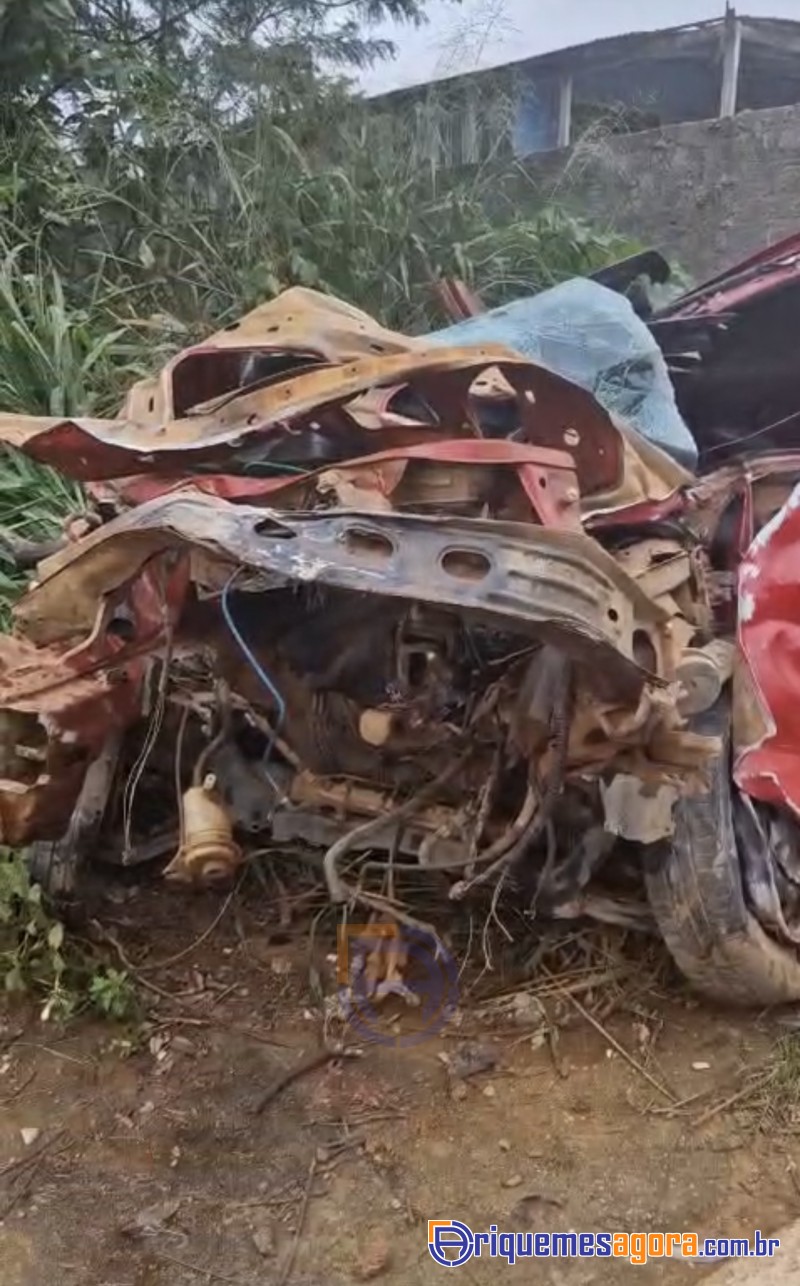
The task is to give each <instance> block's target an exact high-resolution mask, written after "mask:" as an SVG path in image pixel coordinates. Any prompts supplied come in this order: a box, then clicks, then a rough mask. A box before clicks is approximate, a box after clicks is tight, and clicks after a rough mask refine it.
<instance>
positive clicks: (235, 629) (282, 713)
mask: <svg viewBox="0 0 800 1286" xmlns="http://www.w3.org/2000/svg"><path fill="white" fill-rule="evenodd" d="M240 571H241V568H240V567H237V569H236V571H235V572H234V573H233V575H232V576H230V577H229V579H228V581H227V583H226V585H225V588H224V589H223V591H222V599H221V603H222V615H223V616H224V618H225V624H226V625H227V627H228V629H229V630H230V632H231V634H232V635H233V637H234V638H235V639H236V642H237V643H238V644H239V647H240V648H241V651H242V653H243V655H244V657H245V659H246V660H247V661H248V662H249V664H250V665H251V666H252V668H253V669H254V670H255V672H256V674H257V675H258V677H259V679H260V680H261V682H262V683H263V684H264V687H265V688H266V689H267V691H268V692H269V693H270V694H271V696H272V697H273V699H274V701H275V704H276V705H277V707H278V722H277V724H276V726H275V731H274V732H273V733H272V735H271V737H270V740H269V742H268V743H267V748H266V750H265V751H264V763H268V761H269V757H270V755H271V754H272V748H273V746H274V744H275V737H276V736H277V734H278V732H279V731H280V729H281V727H282V726H283V721H284V719H285V718H286V702H285V701H284V699H283V697H282V696H281V694H280V692H279V691H278V689H277V688H276V687H275V684H274V683H273V682H272V679H271V678H270V677H269V675H268V674H267V672H266V670H265V669H264V667H263V665H262V664H261V662H260V661H259V659H258V657H257V656H256V655H255V653H254V652H253V650H252V648H251V647H250V645H249V643H248V642H247V640H246V639H245V637H244V635H243V634H242V632H241V630H240V629H239V626H238V625H237V624H236V622H235V620H234V619H233V613H232V612H231V606H230V602H229V598H230V592H231V590H232V588H233V584H234V581H235V580H236V578H237V577H238V575H239V573H240Z"/></svg>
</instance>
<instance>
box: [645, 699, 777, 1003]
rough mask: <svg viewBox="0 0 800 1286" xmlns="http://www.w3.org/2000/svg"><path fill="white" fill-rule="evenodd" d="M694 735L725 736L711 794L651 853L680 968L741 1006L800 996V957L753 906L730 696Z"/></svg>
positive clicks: (695, 726)
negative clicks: (740, 832) (737, 818)
mask: <svg viewBox="0 0 800 1286" xmlns="http://www.w3.org/2000/svg"><path fill="white" fill-rule="evenodd" d="M690 726H691V729H692V731H694V732H699V733H704V734H706V735H713V736H718V737H720V739H721V743H722V750H721V752H720V754H718V755H717V756H715V758H714V759H713V760H712V761H711V763H710V765H709V777H710V790H709V791H708V792H707V793H704V794H701V795H696V796H685V797H682V798H680V799H679V800H678V802H677V804H676V806H675V814H674V819H675V832H674V835H673V836H672V837H671V839H670V840H666V841H663V842H661V843H659V844H654V845H651V846H649V848H648V849H647V851H646V854H645V881H646V887H647V894H648V898H649V901H650V905H651V908H652V911H653V915H654V917H655V920H656V923H657V925H658V928H659V930H660V932H661V935H662V937H663V938H664V941H665V943H666V945H667V947H668V949H669V951H670V953H671V955H672V957H673V959H674V960H675V962H676V964H677V965H678V968H679V969H680V970H681V972H682V973H683V974H684V975H685V977H686V978H687V979H688V980H689V982H690V983H691V984H692V986H693V987H694V988H696V990H697V991H699V992H702V993H703V994H704V995H706V996H709V997H711V998H713V999H715V1000H719V1001H723V1002H726V1003H729V1004H738V1005H759V1006H764V1005H776V1004H785V1003H788V1002H791V1001H796V1000H798V999H800V954H798V952H797V951H796V950H793V949H792V947H791V946H790V945H789V944H788V943H786V944H784V943H781V942H778V941H776V940H775V939H773V938H771V937H770V936H769V934H767V933H766V931H765V930H764V928H763V927H762V925H761V924H760V923H759V921H758V920H757V919H756V917H755V915H754V914H753V912H752V911H751V909H750V908H749V906H748V904H747V901H746V896H745V886H744V882H743V879H742V854H741V852H740V847H739V845H740V840H739V838H738V837H737V834H736V829H735V826H734V807H733V803H734V791H735V789H736V788H735V786H734V784H733V781H732V778H731V764H730V755H731V751H730V745H731V739H730V728H731V704H730V695H729V693H728V692H725V693H724V694H723V696H721V697H720V699H719V700H718V701H717V702H716V703H715V704H714V706H712V707H711V709H710V710H706V711H704V712H703V713H702V714H698V715H696V716H694V718H693V719H692V720H691V724H690Z"/></svg>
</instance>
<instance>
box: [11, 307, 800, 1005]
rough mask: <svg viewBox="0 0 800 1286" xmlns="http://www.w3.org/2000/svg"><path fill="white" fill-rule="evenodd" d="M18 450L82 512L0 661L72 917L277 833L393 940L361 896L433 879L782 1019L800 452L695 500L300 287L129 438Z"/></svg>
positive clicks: (198, 355) (47, 432)
mask: <svg viewBox="0 0 800 1286" xmlns="http://www.w3.org/2000/svg"><path fill="white" fill-rule="evenodd" d="M670 316H671V318H672V321H673V322H674V325H673V326H672V329H671V330H669V332H667V330H666V329H663V330H662V332H661V335H662V336H665V335H666V334H667V333H669V335H670V337H671V341H670V342H672V340H674V339H675V337H676V336H679V335H680V334H681V331H680V329H679V327H677V323H678V321H679V320H680V310H679V309H678V310H675V309H673V311H672V313H671V315H670ZM663 320H664V326H665V327H666V325H667V322H668V320H669V318H668V317H666V316H665V318H664V319H663ZM660 324H661V323H660V321H659V319H658V318H656V319H653V332H654V334H657V335H658V333H659V326H660ZM659 342H662V339H661V338H660V339H659ZM663 342H664V344H665V345H666V340H664V341H663ZM673 347H674V345H673ZM678 347H680V345H678ZM675 351H677V349H676V350H675ZM787 396H788V394H787ZM679 400H680V391H679ZM498 406H501V407H502V408H503V411H504V415H505V417H506V419H507V421H508V422H509V423H510V424H511V426H512V431H511V433H510V434H508V435H507V436H505V437H503V438H497V437H489V436H486V435H485V434H484V432H483V429H482V425H483V424H484V423H485V422H486V418H487V412H488V410H489V409H490V408H495V409H496V408H497V407H498ZM698 414H700V412H698ZM687 418H688V419H689V423H690V427H691V428H692V429H693V430H694V431H695V432H697V434H698V440H700V439H701V433H700V432H698V431H697V428H696V424H695V422H694V421H693V420H692V417H691V415H689V416H687ZM0 440H2V441H3V442H5V443H6V444H7V445H8V446H10V447H14V448H16V449H18V450H21V451H24V452H25V453H26V454H28V455H29V456H31V457H32V458H33V459H36V460H38V461H40V462H43V463H46V464H49V465H52V466H53V467H55V468H57V469H59V470H61V471H62V472H63V473H65V474H67V475H68V476H70V477H72V478H76V479H78V480H80V481H82V482H83V483H84V484H85V485H86V489H87V494H88V496H89V497H90V499H91V502H92V509H93V513H92V518H91V526H92V528H93V529H92V530H89V531H88V532H83V533H82V534H79V535H78V536H77V538H76V539H72V540H70V541H68V542H67V543H66V544H65V546H64V548H62V549H60V550H58V551H57V552H55V553H53V554H51V555H50V556H49V557H47V558H45V559H44V560H43V561H42V562H41V563H40V564H39V566H38V568H37V570H36V580H35V583H34V584H33V585H32V586H31V588H30V589H29V591H28V592H27V594H26V595H25V596H24V597H23V598H22V599H21V601H20V602H19V603H18V605H17V608H16V612H15V629H14V632H13V634H12V635H11V636H8V637H4V638H0V731H1V734H2V735H0V757H2V767H1V768H0V826H1V827H2V841H3V842H4V843H5V844H9V845H27V846H29V849H30V853H31V862H32V865H33V868H34V871H35V872H36V874H37V876H38V878H40V879H41V881H42V882H43V883H44V884H45V885H46V886H47V887H48V888H49V890H50V891H51V892H52V893H54V894H60V895H62V896H63V895H65V894H68V893H70V892H72V891H74V889H75V883H76V879H77V877H78V874H79V871H80V867H81V864H82V863H83V862H85V861H87V860H89V859H90V858H91V859H92V860H106V861H116V862H118V863H121V864H123V865H130V864H133V863H138V862H142V861H149V860H154V859H156V858H159V857H161V858H167V859H168V861H167V865H166V874H167V876H168V877H169V878H172V879H176V880H182V881H185V882H190V883H192V882H195V883H213V882H214V881H217V880H222V879H226V878H229V877H230V875H231V874H232V872H233V871H235V869H236V868H237V866H238V865H239V863H240V862H242V861H243V860H244V859H245V857H246V853H247V850H248V847H249V846H251V845H252V844H253V843H255V844H257V843H259V842H260V841H259V837H263V836H268V837H269V838H270V842H271V843H273V844H275V845H281V844H285V845H289V844H294V843H298V842H303V843H305V844H309V845H312V846H314V847H315V848H317V849H318V850H320V851H324V858H323V859H322V861H323V869H324V874H325V879H326V882H327V887H328V890H329V893H330V897H331V899H332V901H333V902H334V903H340V904H343V903H355V904H359V903H360V904H362V905H364V906H366V907H367V908H368V909H369V910H370V911H373V912H375V911H379V912H380V913H381V914H382V915H384V916H387V917H389V918H392V916H395V915H397V916H402V910H401V908H400V904H399V903H398V902H397V901H393V898H392V896H387V895H386V894H385V893H382V892H381V891H380V889H381V886H380V885H378V886H377V887H376V886H374V885H373V884H370V880H369V874H370V872H373V873H374V872H376V871H380V872H382V873H385V868H386V867H387V866H390V867H391V869H392V872H393V873H395V874H398V875H400V874H402V872H403V871H408V870H413V871H415V872H417V873H419V872H420V871H424V872H426V873H427V874H428V875H429V878H430V879H431V881H433V882H435V884H436V886H437V887H438V888H440V889H442V890H444V891H445V892H446V894H447V896H448V897H449V898H450V899H452V900H453V901H454V902H459V903H464V902H466V901H468V900H469V899H472V898H481V897H486V896H487V895H490V896H491V897H492V899H493V905H494V903H495V902H496V901H497V900H499V899H500V898H501V897H502V898H509V899H512V900H513V901H514V902H515V905H516V906H517V907H520V906H521V907H522V908H523V909H524V911H525V913H526V914H527V916H528V917H529V919H530V920H531V922H533V921H535V920H537V919H542V918H545V917H549V918H552V917H568V918H580V917H594V918H597V919H600V920H606V921H610V922H612V923H621V924H626V925H633V926H641V927H642V928H644V929H650V930H651V931H652V930H657V931H659V932H660V933H661V934H662V935H663V937H664V939H665V941H666V942H667V944H668V946H669V948H670V950H671V951H672V953H673V955H674V957H675V959H676V961H677V962H678V964H679V966H680V967H681V969H682V970H683V971H684V972H685V973H686V974H687V976H688V977H689V978H690V979H691V980H692V981H693V982H694V983H695V985H697V986H698V987H699V988H701V989H702V990H704V991H706V992H707V993H709V994H712V995H717V996H720V997H723V998H725V999H727V1000H730V999H734V1000H740V1001H742V1002H756V1003H772V1002H775V1001H781V1000H788V999H794V998H796V997H797V996H800V957H798V952H797V941H798V935H800V922H799V921H798V918H797V914H796V911H797V908H796V902H797V892H798V889H799V888H800V863H798V858H797V843H796V838H795V837H796V822H795V817H796V811H797V808H798V804H799V803H800V779H797V780H796V777H797V774H796V772H795V770H794V769H793V764H794V762H795V759H794V755H793V753H792V747H793V745H796V744H797V742H796V740H793V728H792V719H791V708H790V707H791V695H792V692H793V691H794V690H795V689H794V688H793V687H792V683H793V660H794V651H793V646H792V640H793V630H794V626H793V624H792V621H793V619H794V618H793V613H792V604H791V601H790V600H791V596H792V594H793V593H794V592H795V591H794V589H793V585H792V580H791V566H790V564H791V560H792V548H793V542H794V540H795V537H796V535H797V533H796V532H795V527H796V525H797V523H798V522H800V518H798V517H797V511H796V510H795V508H793V505H792V500H791V497H792V494H793V491H794V487H795V484H796V483H797V481H798V480H799V479H800V453H797V454H795V453H793V452H792V451H791V450H788V451H785V452H784V453H783V454H759V455H758V456H757V457H755V458H750V459H735V460H734V459H733V458H731V457H729V458H728V459H727V461H726V463H724V465H723V466H722V467H721V468H719V469H716V470H715V469H711V470H709V471H707V472H704V473H703V474H702V475H701V476H695V475H693V474H692V473H689V472H688V471H686V470H685V469H684V468H683V467H681V466H680V465H679V464H677V463H676V462H675V461H674V460H672V459H671V458H670V457H669V456H668V455H666V454H665V453H664V452H663V451H661V450H659V449H658V448H657V447H655V446H653V445H652V443H650V442H647V441H645V440H644V439H643V438H642V437H640V436H639V435H638V434H637V433H635V432H634V431H632V430H631V429H630V428H629V427H628V426H627V425H626V424H624V423H622V422H620V421H619V420H617V419H615V418H613V417H612V416H611V415H609V413H608V412H607V411H606V410H605V409H603V407H602V406H601V405H600V403H599V402H598V401H597V400H596V398H595V397H594V396H593V395H592V394H591V393H590V392H588V391H586V390H585V389H583V388H579V387H577V386H576V385H575V384H573V383H571V382H570V381H569V380H566V379H564V378H563V377H561V376H559V375H557V374H555V373H554V372H553V371H551V370H548V369H547V368H546V367H544V366H542V365H540V364H537V363H535V362H533V361H529V360H526V359H524V358H522V357H520V356H519V355H518V354H517V353H515V352H514V351H511V350H509V349H505V348H502V347H499V346H488V345H487V346H469V347H446V346H444V347H443V346H432V345H431V344H429V343H427V342H426V340H425V339H419V338H410V337H407V336H403V335H398V334H395V333H393V332H390V331H386V330H385V329H383V328H382V327H380V326H379V325H378V324H377V323H375V322H374V321H373V320H372V319H370V318H369V317H367V316H365V315H364V314H362V313H360V312H358V311H357V310H356V309H353V308H350V307H349V306H348V305H345V304H342V303H340V302H339V301H335V300H329V299H326V298H324V297H322V296H319V295H316V294H315V293H314V292H310V291H305V290H299V289H298V290H292V291H289V292H287V293H286V294H285V295H283V296H281V297H280V298H279V299H277V300H275V301H274V302H273V303H271V304H267V305H264V306H263V307H261V308H259V309H256V310H255V311H254V312H253V313H251V314H248V315H247V316H246V317H244V318H242V319H241V321H240V322H239V323H238V324H236V325H235V326H231V327H228V328H227V329H226V330H225V331H223V332H221V333H220V334H218V335H216V336H213V337H211V338H210V339H209V340H207V341H206V342H204V343H203V344H201V345H198V346H196V347H194V348H191V349H189V350H187V351H186V352H184V353H181V354H179V355H178V356H177V357H176V358H174V359H173V360H172V361H171V362H170V363H169V364H168V365H167V367H166V368H165V369H164V370H163V371H162V373H161V374H160V376H158V377H157V378H155V379H153V380H151V381H146V382H144V383H142V384H139V385H137V386H135V387H134V388H133V389H132V390H131V393H130V396H129V398H128V401H127V404H126V406H125V407H124V409H123V411H122V413H121V415H120V417H119V418H118V419H117V420H113V421H105V422H98V421H63V420H62V421H35V420H25V419H21V418H19V417H14V418H12V417H7V416H6V417H0ZM702 449H703V448H702V442H701V451H702ZM776 711H777V712H778V717H776ZM731 769H732V771H731ZM165 780H166V781H168V782H169V783H170V786H171V789H170V790H169V791H168V792H166V793H165V791H164V782H165ZM262 847H263V843H262Z"/></svg>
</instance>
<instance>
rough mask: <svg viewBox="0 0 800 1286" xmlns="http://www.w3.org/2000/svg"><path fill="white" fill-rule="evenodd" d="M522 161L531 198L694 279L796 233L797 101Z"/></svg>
mask: <svg viewBox="0 0 800 1286" xmlns="http://www.w3.org/2000/svg"><path fill="white" fill-rule="evenodd" d="M526 169H527V170H528V173H529V174H530V177H531V178H532V179H533V180H534V184H535V186H536V188H537V189H538V191H539V194H540V198H541V195H542V194H545V195H550V194H552V195H553V196H554V197H556V198H557V199H558V200H559V201H560V202H561V203H563V204H564V205H566V206H567V207H570V208H574V209H575V210H576V211H578V212H581V213H583V214H584V215H586V217H588V218H589V219H590V220H591V221H592V222H593V223H594V224H595V225H596V226H597V227H599V228H613V229H615V230H617V231H619V232H623V233H626V234H629V235H631V236H634V237H636V238H637V239H638V240H640V241H642V242H644V243H646V244H648V245H653V246H656V247H657V248H659V249H662V250H664V251H665V253H667V254H668V255H669V256H671V257H673V258H675V259H677V260H678V261H679V262H680V264H681V265H682V267H684V268H685V269H686V270H687V271H688V272H689V273H690V274H691V276H692V277H694V278H695V280H698V281H699V280H702V279H703V278H706V277H709V276H713V275H714V274H715V273H717V272H718V271H719V270H720V269H721V268H724V267H726V266H727V265H729V264H731V263H734V262H736V261H737V260H739V259H743V258H745V257H746V256H747V255H748V254H750V253H752V252H753V251H755V250H758V249H760V248H761V247H762V246H763V245H766V244H769V243H772V242H775V241H779V240H780V239H781V238H782V237H785V236H788V235H789V234H790V233H793V232H796V231H800V106H794V107H778V108H770V109H769V110H766V111H758V112H742V113H741V114H740V115H738V116H734V117H732V118H729V119H727V120H709V121H692V122H688V123H686V124H681V125H669V126H664V127H662V128H661V129H657V130H648V131H645V132H643V133H640V134H628V135H620V134H617V135H611V134H606V135H605V136H603V135H602V133H600V134H598V135H595V136H587V137H586V138H584V139H582V140H581V141H579V142H578V143H577V144H576V145H575V146H574V147H572V148H571V149H569V150H568V151H565V152H552V153H549V154H548V155H547V156H546V157H537V158H536V159H535V160H531V161H530V162H528V163H527V164H526ZM525 186H526V185H522V186H521V188H520V192H521V199H523V200H524V195H522V194H523V193H524V190H525Z"/></svg>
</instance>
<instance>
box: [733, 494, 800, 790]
mask: <svg viewBox="0 0 800 1286" xmlns="http://www.w3.org/2000/svg"><path fill="white" fill-rule="evenodd" d="M739 646H740V648H741V651H742V654H743V657H744V659H745V661H746V663H747V667H748V670H749V677H750V679H751V681H752V685H753V688H754V691H755V696H756V698H757V700H758V704H759V706H760V714H761V716H762V717H763V728H762V731H761V733H760V735H759V736H758V738H757V739H756V740H754V741H752V742H751V743H750V744H745V745H739V746H737V753H736V759H735V763H734V777H735V780H736V783H737V785H738V786H739V787H740V788H741V789H742V790H743V791H745V792H746V793H747V794H748V795H751V796H752V797H753V798H754V799H760V800H763V801H764V802H766V803H770V804H779V805H780V804H786V805H788V806H789V807H790V808H791V809H793V811H794V812H795V813H797V814H800V487H798V488H796V489H795V491H794V492H793V493H792V495H791V497H790V499H789V501H788V503H787V504H786V505H784V507H783V508H782V509H781V510H779V512H778V513H777V514H776V515H775V517H774V518H772V519H771V521H770V522H768V523H767V524H766V526H765V527H763V528H762V530H761V531H760V532H759V533H758V535H757V536H756V537H755V539H754V540H753V542H752V544H751V545H750V547H749V549H748V550H747V553H746V554H745V556H744V559H743V560H742V563H741V567H740V570H739Z"/></svg>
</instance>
